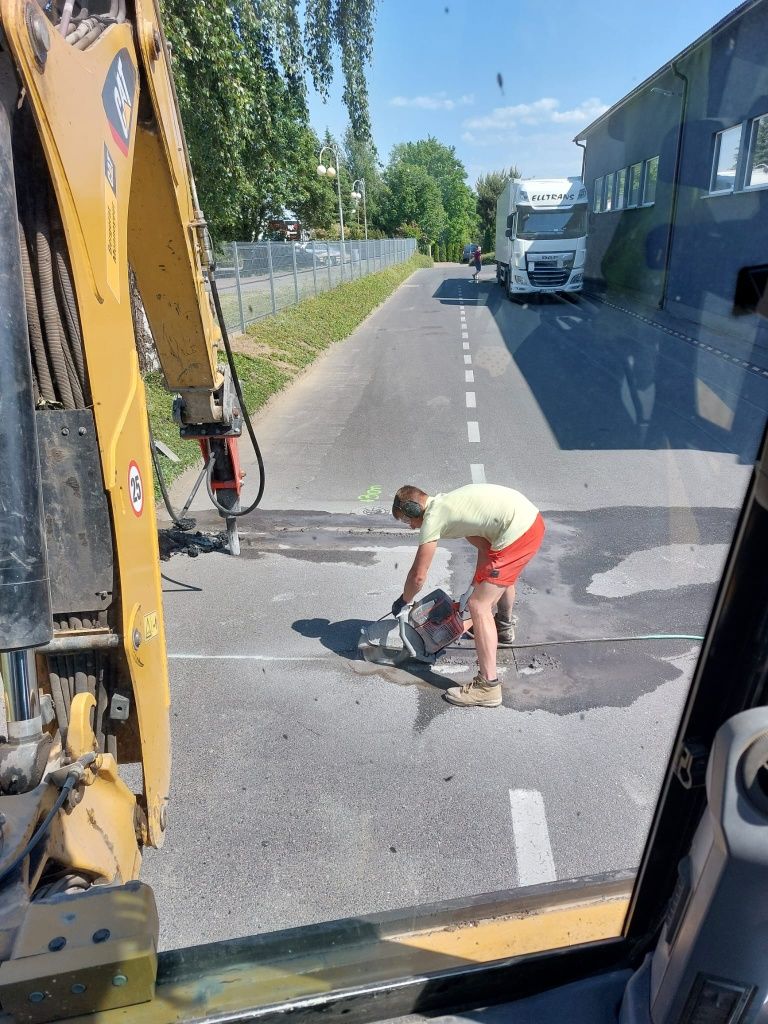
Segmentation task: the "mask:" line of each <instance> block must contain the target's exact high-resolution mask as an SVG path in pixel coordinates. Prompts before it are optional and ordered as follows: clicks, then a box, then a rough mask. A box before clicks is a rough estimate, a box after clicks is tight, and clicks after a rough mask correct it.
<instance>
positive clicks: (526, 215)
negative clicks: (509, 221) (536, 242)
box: [517, 208, 587, 240]
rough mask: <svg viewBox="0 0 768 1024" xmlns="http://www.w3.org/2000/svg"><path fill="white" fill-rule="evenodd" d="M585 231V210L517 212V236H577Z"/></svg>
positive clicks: (522, 210) (531, 237)
mask: <svg viewBox="0 0 768 1024" xmlns="http://www.w3.org/2000/svg"><path fill="white" fill-rule="evenodd" d="M586 231H587V211H586V209H581V208H580V209H578V210H526V209H519V210H518V212H517V237H518V238H524V239H526V240H530V239H533V238H579V237H580V236H582V235H585V234H586Z"/></svg>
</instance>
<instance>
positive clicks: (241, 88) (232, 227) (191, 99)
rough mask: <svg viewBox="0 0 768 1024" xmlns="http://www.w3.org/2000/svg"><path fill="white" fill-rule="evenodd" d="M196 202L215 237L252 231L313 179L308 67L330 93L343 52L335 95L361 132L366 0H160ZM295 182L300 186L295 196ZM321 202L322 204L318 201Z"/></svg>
mask: <svg viewBox="0 0 768 1024" xmlns="http://www.w3.org/2000/svg"><path fill="white" fill-rule="evenodd" d="M161 2H162V13H163V19H164V24H165V30H166V33H167V35H168V38H169V40H170V42H171V44H172V53H173V72H174V78H175V81H176V88H177V92H178V95H179V105H180V107H181V115H182V120H183V122H184V126H185V132H186V136H187V142H188V145H189V151H190V158H191V160H192V166H193V169H194V172H195V178H196V181H197V186H198V193H199V196H200V200H201V204H202V206H203V209H204V210H205V212H206V215H207V217H208V220H209V223H210V225H211V230H212V232H213V234H214V236H217V237H219V238H226V237H229V238H232V237H235V236H239V237H241V238H249V237H252V236H253V235H254V234H256V233H258V232H259V231H260V230H261V228H262V226H263V224H264V222H265V220H266V219H269V217H270V216H275V215H277V216H279V215H280V213H281V212H282V209H283V207H284V206H287V207H289V208H292V207H294V206H295V205H296V201H297V198H298V200H299V201H304V202H305V204H307V203H308V204H309V205H310V206H311V197H312V196H313V195H314V196H315V197H316V198H318V199H319V197H320V193H317V192H316V191H315V190H314V189H313V188H312V187H311V185H310V181H309V176H310V175H311V174H314V173H315V172H314V168H315V166H316V162H315V160H314V158H313V159H312V161H310V163H309V164H308V166H307V167H306V168H304V167H303V166H302V167H301V168H299V167H298V161H297V148H298V151H300V152H301V153H302V159H303V154H304V153H306V152H307V151H308V148H310V147H311V142H312V139H311V134H310V135H307V134H306V133H308V132H310V129H309V123H308V116H307V108H306V84H305V75H306V74H307V73H308V74H309V75H310V76H311V78H312V81H313V82H314V84H315V87H316V88H317V89H318V90H319V91H320V92H321V93H323V94H327V90H328V86H329V85H330V82H331V80H332V78H333V68H334V55H335V54H334V51H335V49H336V48H337V47H338V48H339V49H340V50H341V68H342V72H343V76H344V100H345V103H346V106H347V109H348V112H349V117H350V123H351V124H352V126H353V129H354V132H355V134H356V135H357V136H358V137H361V138H364V137H367V136H369V135H370V123H369V116H368V100H367V88H366V83H365V69H366V66H367V64H368V63H369V61H370V57H371V42H372V34H373V9H374V2H375V0H307V3H306V5H305V7H304V23H303V31H302V22H301V16H300V11H301V10H302V4H301V0H205V2H203V0H161ZM295 192H297V193H298V195H297V194H295ZM321 206H322V203H321Z"/></svg>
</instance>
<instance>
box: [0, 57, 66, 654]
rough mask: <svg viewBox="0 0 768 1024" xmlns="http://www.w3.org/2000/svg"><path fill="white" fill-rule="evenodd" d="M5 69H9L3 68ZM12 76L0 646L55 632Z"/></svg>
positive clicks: (6, 134) (0, 388)
mask: <svg viewBox="0 0 768 1024" xmlns="http://www.w3.org/2000/svg"><path fill="white" fill-rule="evenodd" d="M2 77H5V76H2ZM12 98H15V97H11V96H9V90H8V88H7V79H6V80H5V81H2V82H0V651H3V650H5V651H8V650H17V649H19V648H27V647H39V646H40V645H42V644H45V643H48V641H49V640H50V639H51V637H52V635H53V631H52V622H51V606H50V590H49V585H48V565H47V558H46V548H45V533H44V528H43V516H42V499H41V491H40V463H39V459H38V453H37V431H36V427H35V405H34V391H33V387H32V367H31V364H30V353H29V339H28V335H27V315H26V309H25V305H24V283H23V279H22V270H21V254H20V246H19V219H18V213H17V206H16V188H15V183H14V174H13V153H12V148H11V117H12V114H11V111H12V110H13V109H14V104H13V102H12Z"/></svg>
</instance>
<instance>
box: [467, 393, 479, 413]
mask: <svg viewBox="0 0 768 1024" xmlns="http://www.w3.org/2000/svg"><path fill="white" fill-rule="evenodd" d="M465 397H466V399H467V408H468V409H476V408H477V399H476V398H475V392H474V391H467V393H466V396H465Z"/></svg>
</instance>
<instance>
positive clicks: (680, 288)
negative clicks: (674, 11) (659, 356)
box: [574, 0, 768, 334]
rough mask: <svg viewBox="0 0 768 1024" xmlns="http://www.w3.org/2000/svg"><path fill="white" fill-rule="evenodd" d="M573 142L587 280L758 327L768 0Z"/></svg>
mask: <svg viewBox="0 0 768 1024" xmlns="http://www.w3.org/2000/svg"><path fill="white" fill-rule="evenodd" d="M574 141H575V142H576V143H577V144H578V145H581V146H582V147H583V148H584V160H583V176H584V181H585V183H586V185H587V189H588V193H589V197H590V210H591V213H590V237H589V242H588V246H587V264H586V274H585V277H586V279H587V281H588V283H589V285H591V287H593V288H595V289H599V290H607V291H611V292H619V293H622V292H623V293H625V294H627V295H628V296H631V297H633V298H635V299H636V300H638V301H639V302H641V303H642V304H643V305H646V306H648V307H650V308H656V309H665V310H668V311H669V312H670V313H673V314H676V315H679V316H682V317H685V318H686V319H688V320H694V321H696V322H698V323H701V324H704V325H706V326H711V327H714V328H715V329H717V328H720V329H723V328H724V329H727V330H729V331H730V332H732V333H741V332H745V333H751V334H753V333H754V317H755V315H756V310H757V309H761V310H762V311H763V312H764V313H765V314H766V315H768V308H765V288H766V283H768V0H748V2H746V3H742V4H741V5H740V6H739V7H737V8H736V9H735V10H734V11H732V12H731V14H730V15H728V16H727V17H726V18H724V19H723V20H722V21H721V22H719V23H718V25H716V26H715V27H714V28H713V29H712V30H711V32H709V33H707V34H706V35H704V36H702V37H701V38H700V39H698V40H697V41H696V42H694V43H693V44H692V45H691V46H689V47H688V48H687V49H686V50H684V51H683V52H682V53H681V54H679V55H678V56H677V57H675V58H674V59H673V60H671V61H670V62H669V64H668V65H666V66H665V67H663V68H661V69H660V70H659V71H657V72H656V73H655V74H654V75H652V76H651V77H650V78H648V79H647V80H646V81H645V82H643V83H642V84H641V85H640V86H638V87H637V88H636V89H634V90H633V91H632V92H631V93H629V94H628V95H627V96H625V97H624V98H623V99H622V100H620V101H619V102H618V103H616V104H614V106H613V107H611V108H610V109H609V110H607V111H606V112H605V113H604V114H602V115H601V116H600V117H599V118H598V119H597V120H596V121H594V122H593V123H592V124H591V125H589V126H588V127H587V128H585V129H584V131H582V132H581V133H580V134H579V135H578V136H577V137H576V139H575V140H574ZM761 304H762V305H761Z"/></svg>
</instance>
